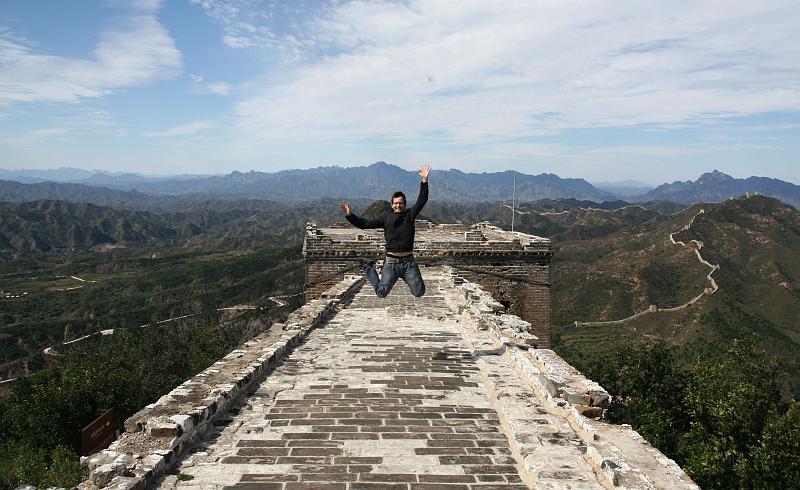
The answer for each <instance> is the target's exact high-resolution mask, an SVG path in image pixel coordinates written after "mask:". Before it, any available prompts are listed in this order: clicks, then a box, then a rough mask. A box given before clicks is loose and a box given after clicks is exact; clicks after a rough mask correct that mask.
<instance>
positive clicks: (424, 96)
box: [206, 0, 800, 144]
mask: <svg viewBox="0 0 800 490" xmlns="http://www.w3.org/2000/svg"><path fill="white" fill-rule="evenodd" d="M206 3H209V4H214V6H215V8H217V9H218V11H220V12H224V15H223V14H220V17H219V18H223V17H224V18H225V19H226V22H227V24H226V25H233V24H235V19H237V18H238V17H237V16H238V15H240V13H241V12H243V11H244V9H243V8H242V5H240V2H220V1H214V2H206ZM223 4H224V5H225V6H227V8H222V5H223ZM331 5H332V6H330V7H329V8H322V9H319V10H318V11H315V12H307V15H306V17H305V18H304V22H299V23H298V25H299V26H302V29H298V30H296V31H294V32H292V33H284V34H282V35H280V36H277V37H275V40H274V43H275V45H276V46H278V47H280V48H282V49H283V50H284V52H286V53H289V52H291V53H297V52H298V51H299V52H300V56H297V57H292V58H291V61H293V62H294V63H295V64H294V65H293V66H290V67H289V68H288V69H287V67H286V66H282V67H281V69H282V70H285V71H284V72H282V73H281V76H282V77H283V80H285V81H279V82H278V83H275V82H273V81H270V82H265V83H263V85H262V86H261V87H260V89H259V90H258V91H257V93H256V94H254V95H253V96H252V97H250V98H248V99H246V100H243V101H242V102H241V103H240V104H239V105H238V106H237V108H236V114H237V116H238V118H239V124H240V127H241V129H243V130H245V131H247V134H248V137H249V138H253V139H254V140H262V141H276V140H282V141H287V140H289V141H291V140H296V141H300V140H303V141H307V140H318V141H335V140H341V139H357V138H405V139H407V141H408V142H409V144H414V142H415V141H420V140H424V139H425V138H426V135H427V134H430V133H432V132H436V133H438V134H439V135H440V138H441V139H443V140H445V141H449V142H459V143H479V142H482V141H487V140H491V141H495V140H497V139H500V140H503V139H505V140H509V141H511V140H518V139H520V138H525V137H530V136H537V135H541V134H543V133H548V132H553V131H563V130H566V129H571V128H594V127H610V126H631V125H642V124H647V125H656V126H670V127H681V126H697V125H703V124H707V123H708V122H715V121H718V120H720V119H721V118H726V117H730V116H743V115H751V114H756V113H764V112H771V111H790V112H793V111H800V30H798V29H797V28H796V27H797V25H798V21H799V20H800V6H799V5H798V4H797V3H796V2H779V1H766V2H742V3H735V4H731V3H729V2H722V1H716V0H714V1H706V2H660V3H658V4H657V5H654V4H647V5H645V4H630V3H624V2H617V1H612V0H606V1H598V2H594V3H593V4H592V5H591V6H588V5H587V4H585V3H583V2H566V1H565V2H549V3H543V2H530V1H527V0H521V1H508V2H503V3H502V5H498V4H496V3H493V2H485V1H478V0H474V1H459V2H458V3H457V4H456V3H453V2H447V1H436V0H412V1H408V2H403V3H400V2H342V3H340V4H331ZM266 11H268V9H265V12H266ZM272 13H273V14H274V12H272ZM250 15H252V13H251V14H250ZM230 32H233V31H230ZM244 32H245V31H244V30H239V31H236V35H244ZM230 35H234V34H230ZM246 39H252V38H250V37H247V38H246ZM265 79H270V80H274V73H266V74H265Z"/></svg>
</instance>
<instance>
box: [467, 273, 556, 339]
mask: <svg viewBox="0 0 800 490" xmlns="http://www.w3.org/2000/svg"><path fill="white" fill-rule="evenodd" d="M518 260H519V259H518ZM452 267H453V268H454V269H455V270H456V271H457V273H458V275H459V276H461V277H463V278H464V279H466V280H468V281H470V282H473V283H475V284H480V285H481V287H482V288H483V289H485V290H486V291H487V292H489V293H490V294H491V295H492V297H493V298H494V299H496V300H497V301H499V302H500V303H502V304H503V305H504V306H506V310H507V311H508V313H510V314H512V315H517V316H518V317H520V318H522V319H523V320H525V321H526V322H528V323H530V324H531V333H532V334H534V335H536V336H537V337H538V338H539V345H540V346H541V347H549V346H550V288H549V287H548V286H546V285H545V283H546V284H549V283H550V265H549V260H548V261H541V262H532V263H528V264H524V263H516V264H513V263H512V264H498V263H490V264H476V263H469V262H466V263H459V262H455V263H453V265H452ZM475 270H485V271H486V272H488V274H481V273H480V272H475ZM501 276H506V277H501ZM509 276H510V277H520V278H525V279H528V280H531V281H536V282H540V283H542V284H541V285H539V284H530V283H526V282H519V281H514V280H511V279H508V277H509Z"/></svg>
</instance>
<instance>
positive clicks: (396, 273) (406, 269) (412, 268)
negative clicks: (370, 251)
mask: <svg viewBox="0 0 800 490" xmlns="http://www.w3.org/2000/svg"><path fill="white" fill-rule="evenodd" d="M430 173H431V167H430V165H425V166H423V167H422V168H421V169H420V170H419V175H420V177H422V182H420V184H419V197H417V202H415V203H414V205H413V206H412V207H411V209H406V196H405V194H403V193H402V192H400V191H397V192H395V193H394V194H392V210H391V212H386V213H385V214H384V215H383V216H381V217H379V218H376V219H373V220H370V221H367V220H365V219H363V218H359V217H358V216H356V215H355V214H353V213H352V212H351V211H350V204H349V203H346V202H343V203H341V204H340V205H339V207H340V208H342V211H344V214H345V216H346V218H347V221H349V222H350V223H351V224H352V225H353V226H355V227H357V228H361V229H362V230H366V229H368V228H383V234H384V237H385V238H386V260H385V261H384V263H383V272H382V274H381V277H380V278H378V273H377V272H375V268H374V267H372V264H368V265H367V267H366V268H365V272H366V274H367V278H368V279H369V282H370V284H372V287H373V288H374V289H375V294H377V295H378V297H379V298H385V297H386V295H388V294H389V291H391V290H392V287H393V286H394V283H395V282H397V279H399V278H401V277H402V278H403V280H404V281H405V282H406V284H408V287H409V289H411V294H413V295H414V296H416V297H420V296H422V295H423V294H425V282H423V281H422V274H420V272H419V266H418V265H417V262H416V261H415V260H414V253H413V251H414V219H416V217H417V215H418V214H419V212H420V211H421V210H422V207H423V206H425V203H426V202H428V175H429V174H430Z"/></svg>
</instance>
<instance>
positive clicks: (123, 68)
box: [0, 0, 182, 105]
mask: <svg viewBox="0 0 800 490" xmlns="http://www.w3.org/2000/svg"><path fill="white" fill-rule="evenodd" d="M159 4H160V2H159V1H154V0H140V1H138V2H136V4H135V5H134V7H136V13H135V14H133V15H131V16H130V17H129V18H128V19H127V20H126V22H125V24H124V26H122V27H121V28H120V29H118V30H110V29H109V30H106V31H105V32H103V33H101V34H100V41H99V42H98V44H97V46H96V48H95V50H94V59H92V60H86V59H82V58H68V57H62V56H53V55H45V54H39V53H37V52H36V49H35V48H36V46H35V45H32V43H24V42H22V41H20V40H18V39H15V38H13V37H11V36H10V35H8V33H5V34H6V35H3V34H0V105H4V104H9V103H12V102H71V101H75V100H78V99H81V98H84V97H100V96H102V95H105V94H108V93H109V91H113V90H115V89H120V88H123V87H132V86H140V85H145V84H147V83H150V82H153V81H155V80H162V79H169V78H173V77H175V76H177V75H178V74H179V73H180V72H181V69H182V57H181V53H180V51H178V49H177V48H176V47H175V43H174V41H173V40H172V38H171V37H170V35H169V33H168V32H167V30H166V29H165V28H164V26H163V25H161V24H160V23H159V22H158V20H157V19H156V17H155V10H156V9H157V8H158V6H159Z"/></svg>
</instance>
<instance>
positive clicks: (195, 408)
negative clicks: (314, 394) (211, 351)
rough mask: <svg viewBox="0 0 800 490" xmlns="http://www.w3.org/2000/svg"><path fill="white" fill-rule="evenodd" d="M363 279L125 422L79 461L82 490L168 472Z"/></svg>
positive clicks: (132, 483) (139, 484) (135, 483)
mask: <svg viewBox="0 0 800 490" xmlns="http://www.w3.org/2000/svg"><path fill="white" fill-rule="evenodd" d="M363 282H364V279H363V278H362V277H359V276H349V277H345V278H344V279H343V280H341V281H340V282H339V283H337V284H336V285H334V287H332V288H330V289H329V290H328V291H326V292H325V293H324V294H322V295H320V298H318V299H316V300H313V301H310V302H308V303H306V304H305V305H303V306H302V307H300V308H298V309H297V310H295V311H294V312H292V313H291V314H290V315H289V317H288V318H287V320H286V323H285V324H281V323H276V324H274V325H272V327H271V328H270V330H269V331H267V332H265V333H264V334H262V335H260V336H258V337H256V338H254V339H253V340H251V341H248V342H245V343H244V344H243V345H242V346H241V347H239V348H238V349H235V350H233V351H232V352H231V353H229V354H228V355H226V356H225V357H223V358H222V359H220V360H219V361H217V362H215V363H214V364H213V365H211V366H210V367H209V368H207V369H206V370H204V371H202V372H201V373H199V374H197V375H195V376H194V377H193V378H191V379H188V380H186V381H185V382H184V383H183V384H181V385H180V386H178V387H177V388H175V389H174V390H172V391H171V392H169V393H168V394H166V395H164V396H162V397H161V398H160V399H159V400H158V401H157V402H155V403H153V404H150V405H148V406H146V407H145V408H143V409H142V410H140V411H139V412H137V413H136V414H134V415H133V416H131V417H130V418H128V419H127V420H126V421H125V432H124V433H123V434H122V436H121V437H120V438H119V439H118V440H117V441H115V442H114V443H112V444H111V446H110V447H109V448H108V449H105V450H103V451H100V452H99V453H96V454H93V455H91V456H89V457H87V458H81V464H82V465H83V466H84V467H85V468H86V469H87V471H88V472H89V478H88V479H87V480H86V481H85V482H83V483H82V484H81V485H80V487H81V488H84V489H95V488H114V489H120V490H122V489H144V488H146V487H147V486H149V485H150V484H151V483H153V482H154V481H155V479H156V478H157V477H158V476H160V475H162V474H164V473H165V472H166V471H168V470H169V469H170V468H171V467H172V466H173V465H174V464H175V463H176V462H177V461H178V460H179V458H180V456H181V454H182V453H183V452H184V451H185V450H186V449H187V448H188V447H189V446H190V445H191V444H193V443H194V442H195V441H196V440H198V438H200V437H202V436H203V435H204V434H205V433H206V431H207V430H208V429H209V427H210V426H211V425H212V424H213V422H214V421H215V420H216V419H218V418H219V416H220V415H222V414H224V413H225V412H226V411H227V410H228V409H229V408H231V407H232V405H233V403H234V402H235V401H236V400H237V399H238V398H239V397H240V396H241V395H242V394H244V393H246V392H247V390H248V388H250V386H252V385H253V384H254V383H255V382H257V381H259V380H260V379H262V378H263V377H264V376H265V375H266V374H267V373H268V372H269V371H271V370H272V369H273V368H274V367H275V366H276V365H277V364H278V362H280V360H281V359H282V358H283V357H284V356H285V355H286V353H287V352H288V351H289V350H290V349H291V348H293V347H294V346H296V345H297V344H298V343H299V342H300V341H302V339H303V338H304V337H305V336H306V335H307V334H308V333H309V332H310V331H311V330H313V329H314V328H316V327H317V326H318V325H319V324H320V323H322V322H324V321H325V319H326V318H327V317H328V316H329V315H330V314H331V313H333V312H334V311H335V310H336V308H337V307H339V306H340V305H341V304H344V303H347V302H348V301H349V300H350V299H351V298H352V296H353V294H355V292H357V291H358V290H359V289H360V287H361V285H362V284H363Z"/></svg>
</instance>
